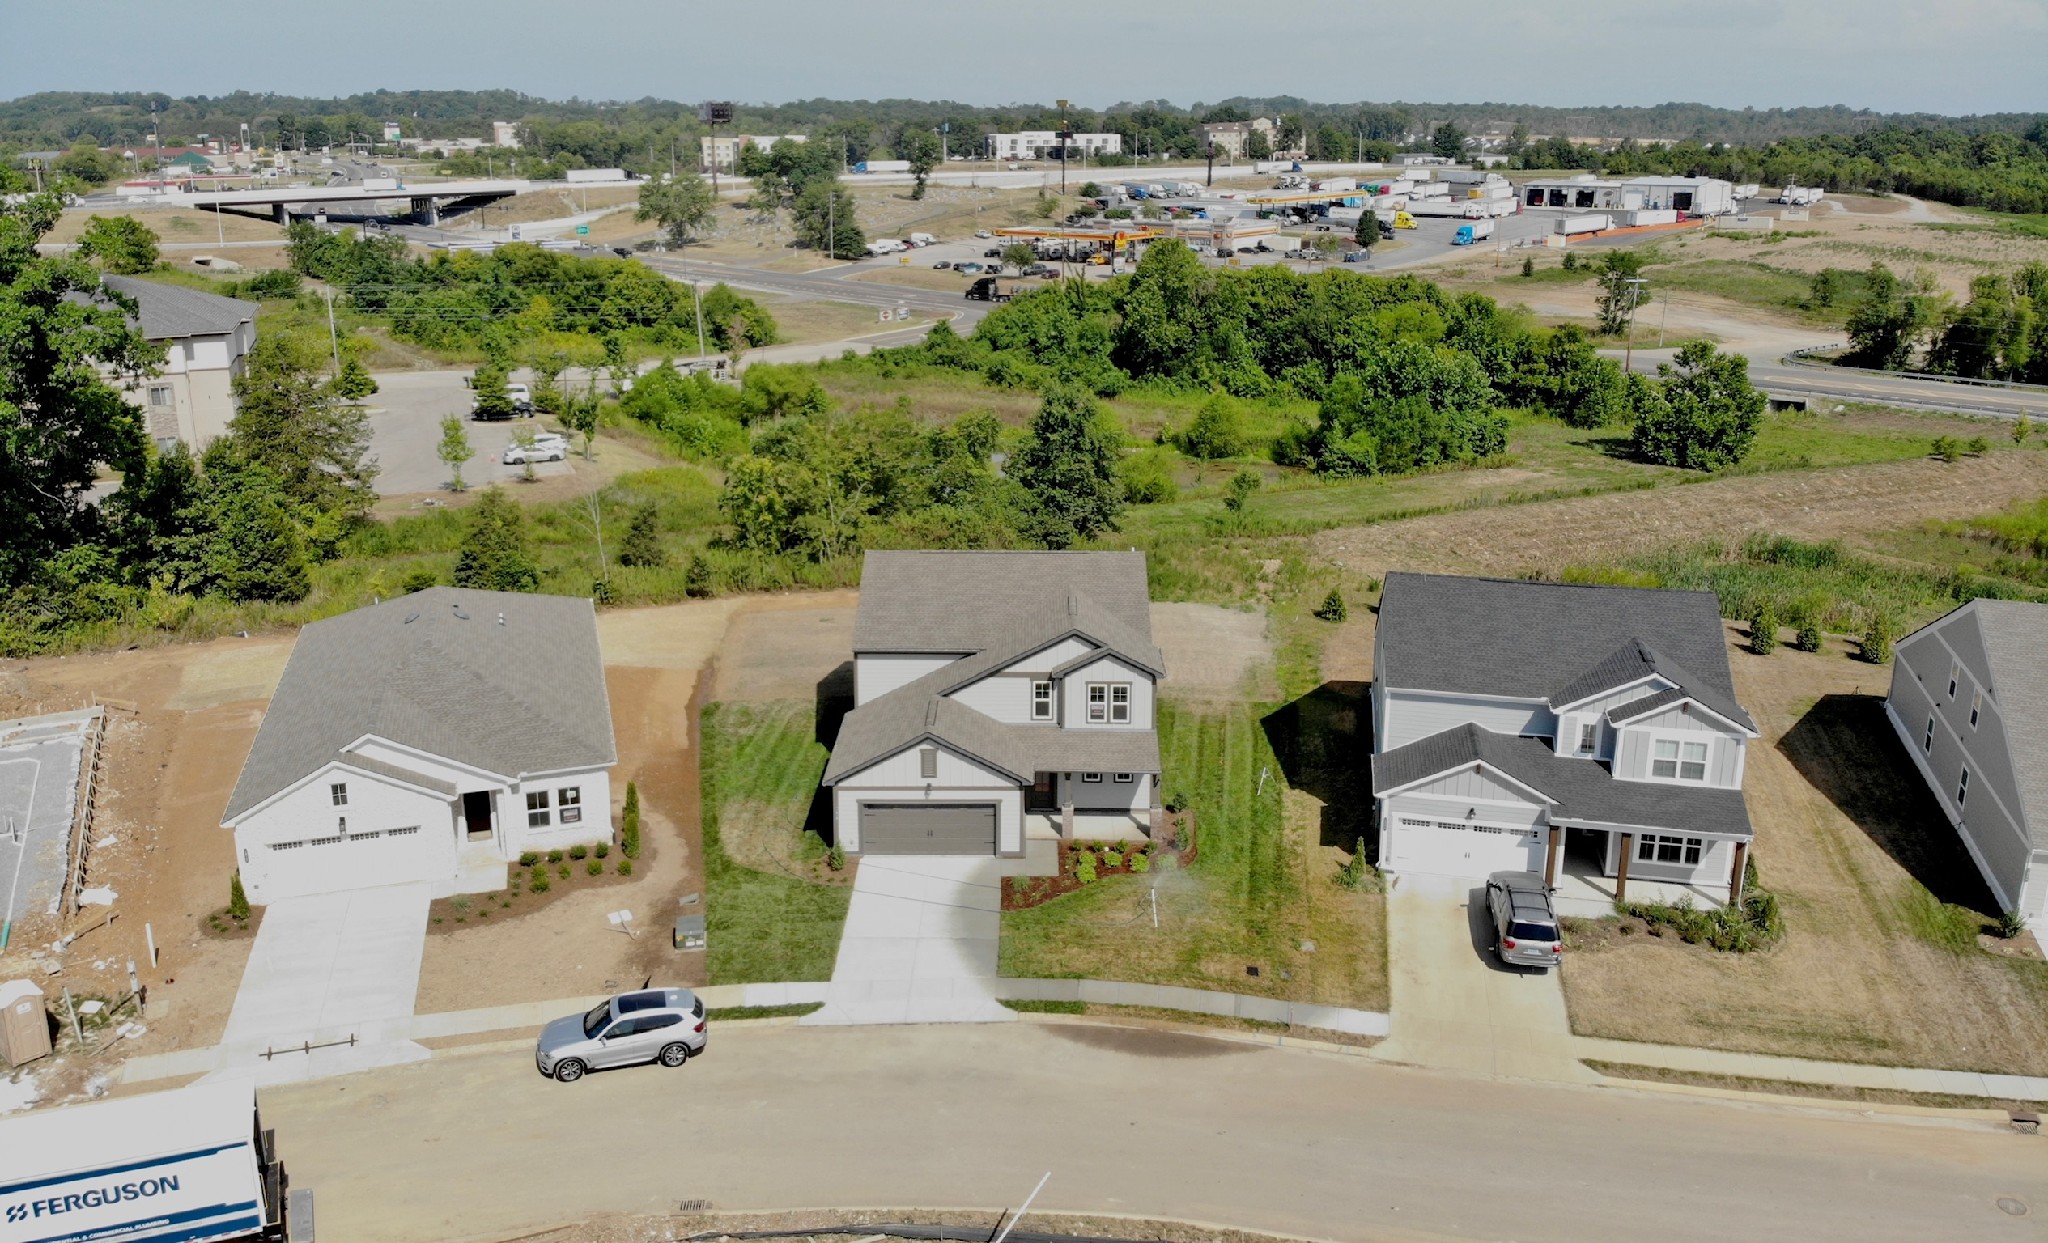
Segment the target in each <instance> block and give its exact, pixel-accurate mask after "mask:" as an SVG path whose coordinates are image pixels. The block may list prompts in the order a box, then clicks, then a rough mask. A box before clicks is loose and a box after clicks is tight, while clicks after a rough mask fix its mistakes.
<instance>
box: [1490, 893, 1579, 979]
mask: <svg viewBox="0 0 2048 1243" xmlns="http://www.w3.org/2000/svg"><path fill="white" fill-rule="evenodd" d="M1486 913H1487V914H1488V915H1489V916H1491V917H1492V919H1493V952H1494V953H1495V954H1497V955H1499V956H1500V960H1501V961H1502V962H1504V963H1510V964H1512V965H1514V966H1518V967H1555V966H1557V965H1558V964H1560V963H1562V962H1563V961H1564V937H1563V936H1562V935H1561V934H1560V933H1559V931H1558V927H1557V912H1556V911H1555V910H1553V909H1552V908H1551V905H1550V891H1549V890H1548V889H1546V888H1544V885H1543V876H1542V874H1541V873H1540V872H1495V873H1494V874H1493V875H1491V876H1489V877H1487V878H1486Z"/></svg>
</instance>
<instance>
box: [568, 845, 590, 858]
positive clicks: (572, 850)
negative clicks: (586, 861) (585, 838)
mask: <svg viewBox="0 0 2048 1243" xmlns="http://www.w3.org/2000/svg"><path fill="white" fill-rule="evenodd" d="M589 853H590V849H589V847H587V846H581V845H577V846H571V847H569V857H570V858H571V859H582V858H583V857H584V856H586V855H588V854H589Z"/></svg>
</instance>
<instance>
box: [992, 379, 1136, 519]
mask: <svg viewBox="0 0 2048 1243" xmlns="http://www.w3.org/2000/svg"><path fill="white" fill-rule="evenodd" d="M1120 439H1121V438H1120V436H1119V435H1118V433H1117V431H1116V430H1115V429H1114V428H1113V427H1111V426H1110V425H1109V422H1108V420H1107V419H1106V418H1105V417H1104V415H1103V412H1102V408H1101V407H1100V406H1099V405H1097V404H1096V401H1095V398H1094V397H1093V396H1091V395H1090V394H1089V393H1087V392H1086V391H1085V390H1083V389H1080V388H1077V387H1075V386H1073V385H1071V384H1063V383H1055V384H1053V385H1051V386H1049V387H1048V388H1047V389H1046V392H1045V400H1044V402H1043V403H1042V404H1040V406H1039V408H1038V414H1037V416H1036V417H1034V418H1033V419H1032V420H1031V437H1030V439H1029V440H1027V441H1025V443H1024V446H1023V448H1021V449H1020V450H1018V452H1017V456H1016V457H1015V458H1013V459H1011V461H1010V464H1009V465H1008V466H1007V467H1006V472H1007V473H1008V474H1009V476H1010V477H1011V478H1012V479H1015V480H1016V481H1017V483H1018V484H1020V485H1021V486H1022V487H1023V489H1024V491H1025V493H1026V495H1027V496H1028V497H1029V498H1030V505H1031V513H1030V521H1031V533H1032V534H1033V535H1035V536H1037V537H1038V539H1039V541H1040V542H1042V543H1043V544H1045V545H1046V547H1048V548H1066V547H1069V546H1071V545H1073V544H1075V543H1077V542H1079V541H1081V540H1085V539H1091V538H1093V537H1094V536H1096V535H1099V534H1101V533H1102V532H1104V531H1113V530H1115V529H1116V519H1117V515H1118V513H1120V512H1121V511H1122V509H1123V506H1124V487H1123V481H1122V480H1121V479H1119V478H1118V477H1117V463H1118V459H1119V458H1120V457H1121V456H1122V445H1121V444H1120Z"/></svg>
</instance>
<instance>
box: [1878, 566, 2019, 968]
mask: <svg viewBox="0 0 2048 1243" xmlns="http://www.w3.org/2000/svg"><path fill="white" fill-rule="evenodd" d="M1884 709H1885V715H1886V716H1888V717H1889V718H1890V719H1891V723H1892V728H1893V729H1895V730H1897V731H1898V735H1899V739H1900V741H1902V742H1904V743H1905V744H1906V753H1907V754H1908V755H1910V756H1912V757H1913V764H1914V766H1915V767H1916V768H1918V769H1919V770H1920V776H1921V778H1922V779H1924V780H1925V781H1926V782H1927V788H1928V789H1930V790H1932V791H1933V792H1934V799H1935V802H1937V803H1939V804H1940V805H1941V810H1942V814H1943V815H1945V816H1947V817H1948V822H1949V824H1950V825H1952V826H1954V828H1955V831H1956V833H1957V834H1958V835H1959V836H1960V837H1961V838H1962V842H1963V846H1964V848H1965V849H1966V850H1968V851H1969V852H1970V858H1971V859H1972V860H1973V861H1975V862H1976V864H1977V869H1978V870H1979V871H1980V872H1982V873H1983V874H1984V882H1985V883H1986V884H1987V885H1989V886H1990V887H1991V893H1992V895H1993V897H1995V898H1996V899H1997V900H1998V902H1999V904H2000V905H2001V906H2002V907H2003V908H2004V909H2005V910H2008V911H2013V912H2016V913H2018V914H2019V916H2020V917H2021V918H2022V919H2026V920H2030V921H2032V922H2033V925H2034V927H2036V928H2037V929H2039V928H2048V767H2044V761H2048V605H2040V604H2026V603H2022V602H2020V601H2017V600H1972V601H1970V602H1969V603H1968V604H1965V605H1963V606H1962V607H1961V608H1959V609H1957V610H1955V611H1954V612H1952V613H1950V614H1949V615H1948V616H1946V617H1943V618H1941V619H1940V620H1939V621H1935V622H1932V623H1930V624H1929V625H1927V626H1926V627H1924V628H1923V629H1920V630H1917V631H1915V632H1914V633H1912V634H1911V635H1908V636H1907V637H1906V638H1904V639H1901V640H1899V644H1898V647H1897V649H1896V650H1895V652H1894V659H1893V663H1892V688H1891V693H1890V694H1889V695H1888V696H1886V697H1885V704H1884Z"/></svg>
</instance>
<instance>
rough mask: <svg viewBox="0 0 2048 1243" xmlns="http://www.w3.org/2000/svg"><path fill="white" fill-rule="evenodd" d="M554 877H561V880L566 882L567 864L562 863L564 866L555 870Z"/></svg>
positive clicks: (567, 877)
mask: <svg viewBox="0 0 2048 1243" xmlns="http://www.w3.org/2000/svg"><path fill="white" fill-rule="evenodd" d="M555 875H557V876H559V877H561V878H562V879H563V880H568V879H569V865H568V864H566V863H564V864H563V865H562V866H560V867H558V868H556V869H555Z"/></svg>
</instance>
